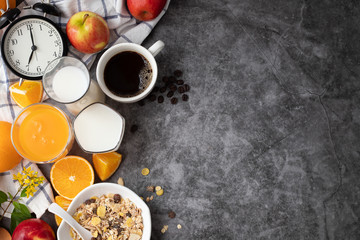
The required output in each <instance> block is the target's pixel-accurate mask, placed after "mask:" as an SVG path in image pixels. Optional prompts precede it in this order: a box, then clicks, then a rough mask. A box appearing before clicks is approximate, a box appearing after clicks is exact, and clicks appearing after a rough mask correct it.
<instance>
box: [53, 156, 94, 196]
mask: <svg viewBox="0 0 360 240" xmlns="http://www.w3.org/2000/svg"><path fill="white" fill-rule="evenodd" d="M94 178H95V177H94V169H93V168H92V166H91V164H90V163H89V162H88V161H87V160H86V159H84V158H82V157H78V156H67V157H64V158H62V159H60V160H59V161H57V162H56V163H54V165H53V166H52V167H51V170H50V181H51V184H52V186H53V188H54V189H55V191H56V192H57V193H58V194H59V195H60V196H62V197H63V198H66V199H68V200H72V199H74V197H75V196H76V195H77V194H78V193H79V192H80V191H81V190H83V189H84V188H86V187H88V186H90V185H92V184H93V183H94Z"/></svg>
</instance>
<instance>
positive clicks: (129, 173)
mask: <svg viewBox="0 0 360 240" xmlns="http://www.w3.org/2000/svg"><path fill="white" fill-rule="evenodd" d="M359 4H360V3H359V2H358V1H350V0H349V1H344V0H330V1H305V0H304V1H295V0H286V1H285V0H279V1H267V0H249V1H245V0H244V1H236V0H224V1H214V0H196V1H187V0H182V1H180V0H172V1H171V4H170V7H169V9H168V12H167V13H166V15H165V16H164V17H163V18H162V20H161V22H160V23H159V24H158V25H157V26H156V28H155V29H154V30H153V32H152V33H151V35H150V36H149V37H148V38H147V40H146V41H145V42H144V43H143V45H144V46H146V47H149V46H151V44H152V43H154V42H155V41H156V40H158V39H161V40H163V41H164V42H165V44H166V47H165V49H164V50H163V51H162V52H161V53H160V54H159V55H158V56H157V57H156V59H157V60H158V65H159V79H158V86H161V77H162V76H168V75H171V74H172V72H173V71H174V70H175V69H180V70H182V71H183V72H184V74H183V76H182V78H183V79H184V80H185V81H186V82H187V83H188V84H189V85H190V86H191V90H190V91H189V93H188V95H189V101H188V102H183V101H179V103H178V104H177V105H172V104H170V102H169V99H167V98H166V97H165V102H164V103H163V104H158V103H156V102H149V101H146V104H145V106H139V105H138V104H127V105H125V104H119V103H116V102H114V101H112V100H110V99H107V103H108V104H109V105H110V106H112V107H113V108H115V109H117V110H118V111H119V112H120V113H121V114H122V115H123V116H124V117H125V119H126V132H125V137H124V140H123V143H122V145H121V147H120V150H119V152H120V153H122V154H123V155H124V159H123V162H122V163H121V165H120V167H119V169H118V170H117V172H116V173H115V174H114V175H113V176H112V177H111V178H110V179H109V181H110V182H116V180H117V179H118V177H120V176H121V177H123V178H124V181H125V185H126V186H127V187H129V188H130V189H132V190H134V191H135V192H136V193H138V194H139V195H141V196H144V197H147V196H150V194H149V193H148V192H146V190H145V188H146V186H148V185H160V186H163V188H164V190H165V193H164V195H163V196H161V197H158V196H155V198H154V200H153V201H151V202H149V204H148V205H149V207H150V209H151V213H152V221H153V232H152V237H153V239H299V240H300V239H301V240H305V239H332V240H337V239H349V240H350V239H351V240H355V239H360V223H359V216H360V205H359V200H360V180H359V179H360V156H359V155H360V142H359V140H360V110H359V107H358V105H359V104H360V98H359V90H360V81H359V74H360V65H359V64H360V41H359V39H360V17H359V13H360V6H359ZM133 124H136V125H138V126H139V130H138V131H137V132H135V133H131V132H130V127H131V126H132V125H133ZM71 153H72V154H78V155H81V156H84V157H86V158H87V159H89V160H90V159H91V156H90V155H86V154H84V153H82V152H81V150H79V148H78V147H77V146H75V147H74V149H73V150H72V152H71ZM49 167H50V166H41V168H42V169H43V171H44V172H45V175H46V176H47V177H48V176H49ZM144 167H148V168H149V169H150V174H149V175H148V176H146V177H144V176H142V175H141V169H142V168H144ZM97 181H99V179H97ZM169 210H172V211H174V212H176V217H175V218H174V219H170V218H169V217H168V216H167V213H168V211H169ZM42 218H43V219H45V220H47V221H48V222H49V223H50V224H51V225H52V226H53V227H54V229H56V227H55V224H54V220H53V216H52V214H49V213H47V214H45V215H44V216H43V217H42ZM177 224H181V225H182V229H181V230H178V229H177V228H176V225H177ZM163 225H169V229H168V231H167V232H166V233H165V234H162V233H161V232H160V230H161V228H162V227H163Z"/></svg>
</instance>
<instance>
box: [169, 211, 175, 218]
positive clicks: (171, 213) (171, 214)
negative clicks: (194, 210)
mask: <svg viewBox="0 0 360 240" xmlns="http://www.w3.org/2000/svg"><path fill="white" fill-rule="evenodd" d="M168 216H169V218H174V217H175V216H176V213H174V212H173V211H170V212H169V213H168Z"/></svg>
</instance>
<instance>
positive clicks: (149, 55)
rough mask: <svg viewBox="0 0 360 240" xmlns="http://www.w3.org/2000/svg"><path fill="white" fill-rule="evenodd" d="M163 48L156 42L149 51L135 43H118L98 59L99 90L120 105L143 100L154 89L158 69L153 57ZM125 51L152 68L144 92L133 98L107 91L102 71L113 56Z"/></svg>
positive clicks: (161, 44) (162, 45) (161, 42)
mask: <svg viewBox="0 0 360 240" xmlns="http://www.w3.org/2000/svg"><path fill="white" fill-rule="evenodd" d="M164 46H165V44H164V42H163V41H161V40H158V41H157V42H156V43H154V44H153V45H152V46H151V47H150V48H149V49H146V48H144V47H143V46H141V45H139V44H135V43H119V44H117V45H114V46H112V47H111V48H109V49H108V50H106V51H105V52H104V54H103V55H102V56H101V57H100V59H99V62H98V65H97V67H96V78H97V81H98V83H99V86H100V88H101V90H102V91H103V92H104V93H105V94H106V95H107V96H109V97H110V98H112V99H114V100H115V101H118V102H122V103H133V102H137V101H139V100H141V99H143V98H145V97H146V96H147V95H148V94H149V93H150V92H151V91H152V89H153V88H154V86H155V83H156V79H157V75H158V68H157V64H156V61H155V58H154V57H155V56H156V55H157V54H158V53H159V52H160V51H161V50H162V49H163V48H164ZM126 51H132V52H136V53H138V54H140V55H142V56H144V57H145V58H146V59H147V60H148V61H149V63H150V65H151V68H152V78H151V81H150V83H149V85H148V86H147V88H146V89H145V90H144V91H141V92H140V93H139V94H137V95H134V96H130V97H121V96H118V95H116V94H114V93H112V92H111V91H110V90H109V88H108V87H107V86H106V84H105V80H104V70H105V66H106V64H107V63H108V61H109V60H110V59H111V58H112V57H113V56H115V55H116V54H118V53H121V52H126Z"/></svg>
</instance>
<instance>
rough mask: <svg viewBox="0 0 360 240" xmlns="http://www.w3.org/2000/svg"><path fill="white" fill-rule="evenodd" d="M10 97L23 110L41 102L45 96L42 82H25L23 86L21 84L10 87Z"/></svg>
mask: <svg viewBox="0 0 360 240" xmlns="http://www.w3.org/2000/svg"><path fill="white" fill-rule="evenodd" d="M9 91H10V96H11V98H12V99H13V100H14V102H15V103H16V104H17V105H18V106H19V107H21V108H24V107H27V106H29V105H30V104H33V103H39V102H41V99H42V96H43V85H42V82H41V81H31V80H25V81H24V82H23V83H22V84H21V86H19V82H17V83H14V84H13V85H11V86H10V87H9Z"/></svg>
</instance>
